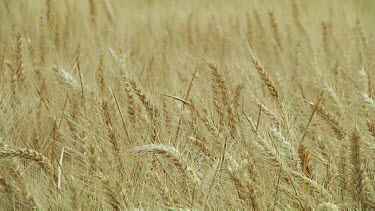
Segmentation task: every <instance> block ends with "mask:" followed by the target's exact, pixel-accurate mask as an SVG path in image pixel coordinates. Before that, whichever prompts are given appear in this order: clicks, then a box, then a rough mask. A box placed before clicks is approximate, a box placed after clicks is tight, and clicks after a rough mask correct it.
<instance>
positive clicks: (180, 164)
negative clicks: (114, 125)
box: [130, 144, 201, 186]
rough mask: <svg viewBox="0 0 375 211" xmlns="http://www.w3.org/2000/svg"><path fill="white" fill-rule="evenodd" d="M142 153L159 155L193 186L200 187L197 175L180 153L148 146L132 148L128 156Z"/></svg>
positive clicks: (167, 148) (174, 150)
mask: <svg viewBox="0 0 375 211" xmlns="http://www.w3.org/2000/svg"><path fill="white" fill-rule="evenodd" d="M143 153H146V154H148V153H150V154H154V155H158V154H159V155H161V156H162V157H164V158H166V159H168V160H169V161H171V162H172V164H174V165H175V166H176V168H177V169H179V170H180V171H182V172H183V173H184V174H185V175H186V176H187V177H188V178H189V179H190V180H191V181H192V183H193V184H194V185H198V186H200V184H201V180H200V179H199V177H198V175H197V174H196V173H195V171H194V170H193V169H192V168H191V167H190V166H189V165H188V164H187V162H186V161H185V159H184V158H183V156H182V155H181V153H180V152H179V151H178V150H177V149H176V148H173V147H170V146H166V145H156V144H149V145H143V146H138V147H134V148H133V149H132V150H130V154H143Z"/></svg>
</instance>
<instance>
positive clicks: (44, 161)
mask: <svg viewBox="0 0 375 211" xmlns="http://www.w3.org/2000/svg"><path fill="white" fill-rule="evenodd" d="M6 157H15V158H21V159H25V160H32V161H34V162H36V163H38V164H39V166H40V167H41V168H42V169H43V170H44V171H45V172H46V173H47V174H48V175H51V176H53V175H54V172H53V168H52V164H51V161H50V160H49V159H48V158H46V157H45V156H44V155H42V154H41V153H39V152H37V151H35V150H32V149H25V148H20V149H7V148H0V158H6Z"/></svg>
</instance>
